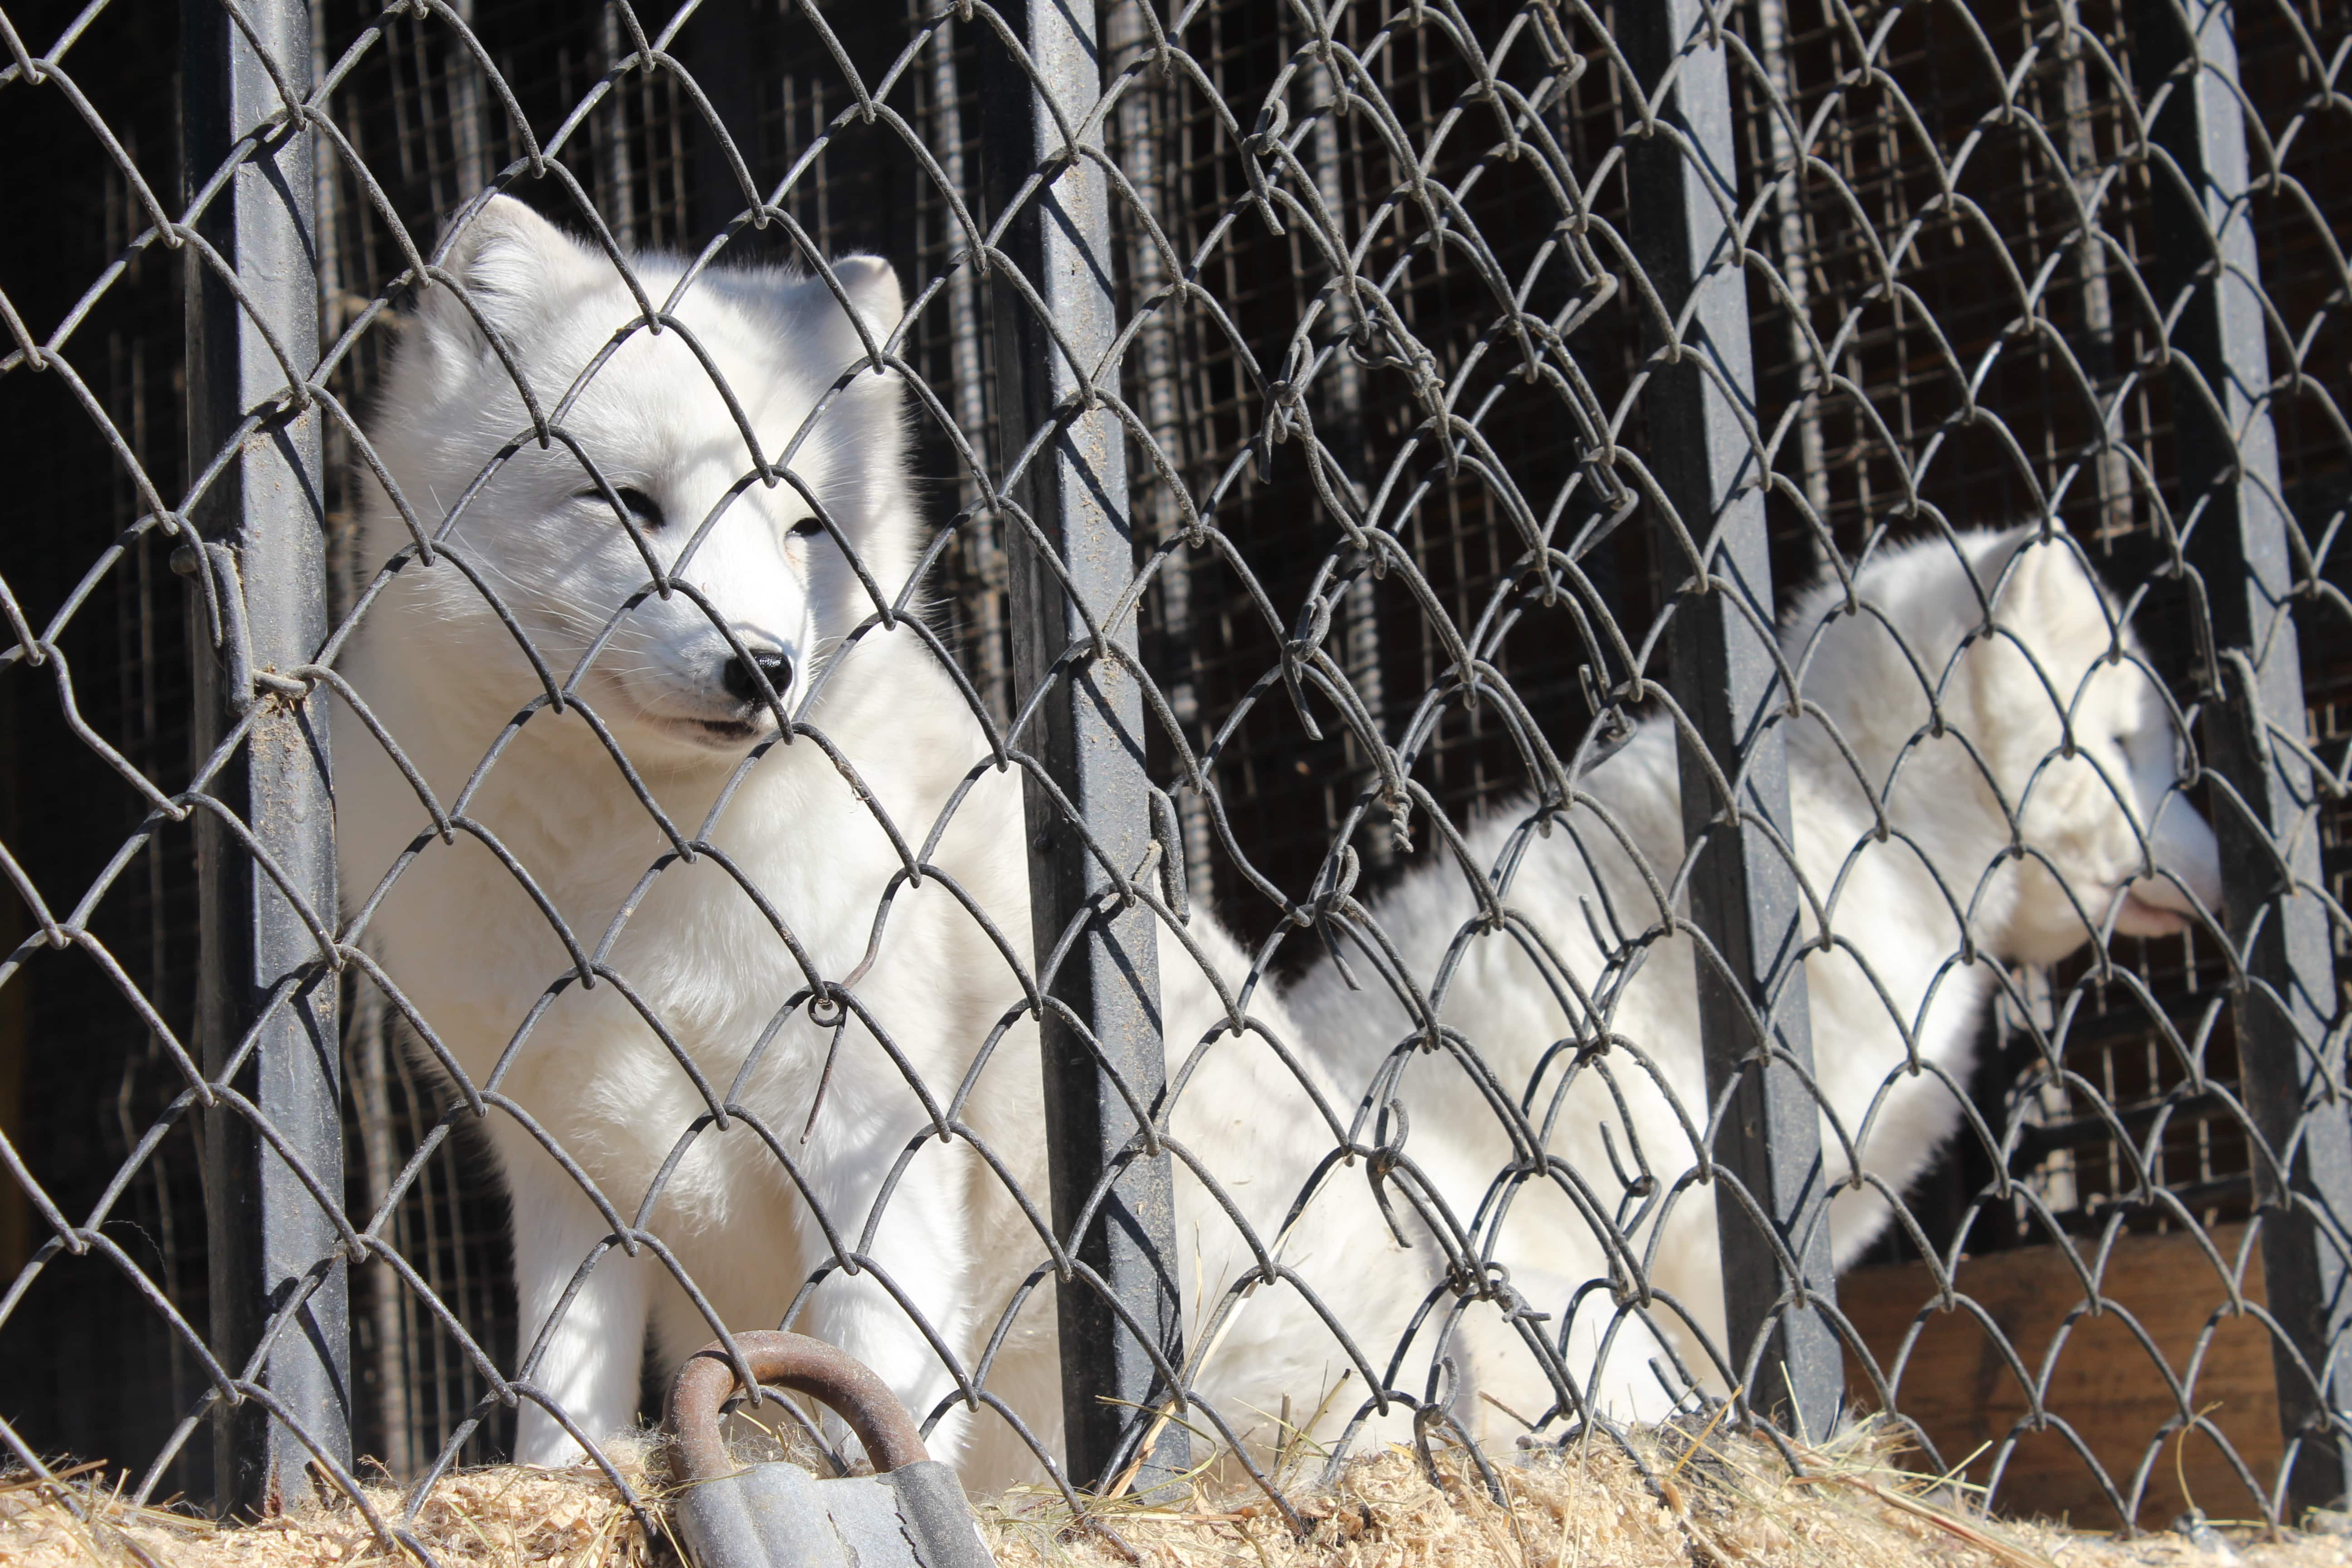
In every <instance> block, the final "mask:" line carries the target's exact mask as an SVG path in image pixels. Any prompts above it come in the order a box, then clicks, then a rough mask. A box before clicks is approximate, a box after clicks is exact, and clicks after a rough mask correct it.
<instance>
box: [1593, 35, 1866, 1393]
mask: <svg viewBox="0 0 2352 1568" xmlns="http://www.w3.org/2000/svg"><path fill="white" fill-rule="evenodd" d="M1626 21H1627V23H1628V24H1629V26H1628V27H1627V30H1626V34H1625V36H1624V39H1623V41H1624V43H1625V47H1626V50H1627V54H1628V56H1629V58H1631V60H1632V61H1633V68H1634V69H1635V70H1636V71H1637V72H1639V73H1640V75H1641V78H1642V79H1643V83H1644V84H1645V86H1646V88H1647V90H1648V91H1650V92H1651V93H1652V94H1655V93H1656V92H1657V90H1658V84H1659V83H1661V82H1663V81H1664V80H1665V79H1666V76H1667V73H1668V72H1669V71H1674V72H1675V73H1676V74H1675V79H1674V83H1673V85H1672V87H1670V88H1669V89H1667V90H1666V93H1665V97H1664V101H1662V102H1660V103H1658V104H1657V105H1656V106H1655V107H1656V111H1657V120H1658V127H1657V130H1656V132H1654V134H1652V135H1650V136H1648V137H1646V138H1638V139H1635V140H1633V141H1632V142H1630V143H1629V145H1628V158H1629V174H1631V184H1632V189H1633V212H1632V214H1631V215H1630V216H1631V220H1632V225H1633V244H1634V248H1635V250H1636V253H1637V255H1638V257H1639V258H1640V260H1641V263H1642V267H1643V270H1644V271H1645V272H1646V273H1647V274H1648V276H1649V279H1650V281H1651V283H1652V285H1653V286H1654V287H1655V289H1657V291H1658V295H1659V297H1660V300H1661V301H1662V302H1663V304H1664V308H1665V310H1667V311H1668V312H1669V313H1670V314H1671V315H1673V316H1675V317H1676V318H1677V319H1679V318H1680V317H1681V316H1682V315H1683V313H1684V312H1685V311H1687V312H1688V321H1687V323H1686V324H1685V326H1684V327H1683V329H1682V353H1681V355H1680V356H1679V358H1678V359H1677V360H1676V361H1675V363H1668V364H1664V365H1655V366H1654V368H1653V369H1652V371H1651V373H1650V384H1649V386H1648V388H1647V390H1646V392H1645V394H1644V400H1645V403H1646V405H1647V409H1648V416H1649V425H1650V435H1651V442H1650V450H1649V453H1648V456H1647V460H1648V462H1649V464H1650V467H1651V469H1652V471H1653V472H1654V474H1655V475H1656V477H1657V480H1658V483H1659V485H1660V487H1661V488H1662V489H1663V490H1664V493H1665V497H1666V499H1667V500H1668V501H1669V502H1670V503H1671V508H1672V511H1673V515H1672V516H1671V517H1668V516H1661V517H1660V518H1659V519H1658V520H1657V521H1658V535H1657V537H1658V549H1659V552H1660V554H1661V557H1662V559H1663V560H1664V561H1665V562H1666V563H1668V564H1667V571H1668V574H1669V575H1671V574H1673V573H1674V572H1675V570H1677V569H1678V568H1679V567H1680V566H1681V564H1682V563H1685V562H1687V561H1688V560H1689V559H1690V556H1691V552H1692V551H1693V550H1694V549H1696V551H1697V552H1698V557H1699V559H1701V560H1703V561H1704V562H1705V563H1706V573H1705V576H1704V578H1703V579H1701V578H1698V577H1696V576H1694V577H1693V578H1692V579H1691V580H1690V581H1688V582H1686V583H1685V584H1683V585H1682V586H1681V587H1680V588H1679V589H1678V590H1677V591H1676V595H1675V599H1676V602H1675V604H1674V605H1673V606H1672V609H1671V614H1672V615H1673V616H1674V620H1673V624H1672V626H1671V627H1670V629H1669V633H1668V637H1669V648H1670V656H1669V657H1670V664H1669V674H1668V686H1669V689H1671V690H1672V692H1673V694H1674V699H1675V702H1676V703H1677V704H1679V705H1680V706H1681V708H1682V710H1683V711H1684V713H1685V714H1686V715H1687V716H1688V717H1689V719H1690V721H1691V722H1692V724H1693V725H1694V726H1696V729H1697V731H1698V732H1699V734H1700V736H1701V737H1702V738H1703V740H1704V742H1705V744H1706V750H1707V752H1708V753H1709V755H1711V756H1712V757H1713V759H1714V763H1715V766H1716V767H1717V768H1719V769H1721V770H1722V773H1723V775H1724V776H1725V777H1726V778H1728V779H1730V780H1731V781H1732V783H1733V785H1734V789H1735V792H1736V794H1737V799H1736V800H1733V801H1725V800H1722V799H1721V798H1719V797H1718V795H1717V790H1716V787H1715V785H1714V784H1713V782H1712V780H1711V779H1710V776H1709V770H1708V768H1707V766H1706V761H1705V759H1703V758H1701V757H1698V756H1696V755H1693V754H1692V753H1691V752H1690V751H1689V749H1688V746H1687V744H1685V748H1684V751H1683V756H1682V767H1681V773H1682V802H1683V830H1684V833H1685V838H1686V840H1687V842H1689V843H1690V844H1692V845H1694V846H1697V849H1696V854H1697V859H1696V863H1695V865H1694V867H1693V870H1692V876H1691V879H1690V906H1691V919H1692V921H1693V922H1694V923H1695V924H1696V926H1697V928H1698V930H1699V931H1700V932H1701V933H1702V934H1703V935H1704V936H1705V938H1706V940H1707V941H1708V942H1712V943H1713V944H1714V946H1715V948H1716V949H1717V952H1719V953H1720V954H1721V955H1722V958H1723V961H1724V966H1725V968H1726V969H1727V970H1728V975H1727V974H1726V973H1724V971H1723V970H1719V969H1717V967H1716V966H1714V965H1713V964H1711V963H1709V962H1708V961H1707V960H1706V958H1705V957H1704V956H1702V957H1701V959H1700V961H1699V966H1698V967H1699V976H1700V979H1699V1006H1700V1033H1701V1037H1702V1044H1703V1046H1704V1048H1705V1051H1706V1078H1707V1092H1708V1097H1709V1099H1710V1100H1711V1101H1712V1102H1713V1103H1715V1104H1717V1105H1720V1106H1722V1107H1723V1111H1722V1117H1721V1120H1720V1121H1719V1122H1718V1123H1717V1127H1716V1131H1715V1157H1716V1160H1717V1164H1718V1168H1719V1171H1720V1173H1721V1175H1722V1176H1723V1177H1728V1178H1729V1180H1730V1183H1736V1184H1738V1186H1739V1187H1741V1188H1744V1189H1745V1190H1746V1192H1747V1194H1748V1197H1749V1198H1750V1199H1751V1200H1752V1201H1753V1203H1754V1205H1756V1207H1757V1208H1759V1209H1760V1210H1762V1212H1763V1214H1764V1215H1765V1216H1766V1217H1767V1218H1768V1219H1769V1222H1770V1224H1769V1229H1768V1228H1767V1227H1766V1226H1762V1225H1759V1224H1758V1223H1757V1218H1756V1215H1754V1214H1753V1213H1752V1212H1750V1210H1749V1208H1748V1205H1746V1204H1743V1203H1742V1202H1740V1201H1739V1199H1738V1197H1737V1196H1736V1195H1735V1194H1734V1193H1732V1192H1730V1191H1727V1190H1726V1189H1727V1183H1725V1182H1723V1181H1722V1180H1720V1179H1719V1180H1718V1183H1717V1188H1716V1224H1717V1233H1718V1235H1719V1237H1720V1241H1721V1246H1722V1255H1723V1293H1724V1308H1725V1317H1726V1322H1727V1327H1728V1330H1729V1344H1728V1349H1729V1352H1730V1353H1731V1354H1732V1355H1733V1356H1734V1357H1735V1358H1737V1359H1736V1361H1735V1369H1736V1370H1737V1371H1738V1373H1739V1374H1740V1376H1741V1378H1742V1380H1743V1384H1744V1386H1745V1387H1746V1389H1747V1391H1748V1393H1747V1398H1748V1403H1749V1404H1750V1405H1752V1406H1753V1407H1755V1408H1756V1409H1757V1410H1759V1411H1761V1412H1766V1413H1775V1412H1777V1413H1780V1415H1782V1416H1783V1417H1784V1418H1792V1419H1793V1423H1794V1425H1795V1426H1796V1427H1797V1429H1798V1430H1800V1431H1801V1432H1804V1433H1808V1434H1811V1435H1814V1436H1821V1435H1825V1434H1826V1433H1827V1432H1828V1431H1829V1429H1830V1426H1831V1425H1832V1422H1833V1421H1834V1420H1835V1418H1836V1415H1837V1410H1838V1405H1839V1402H1840V1399H1841V1397H1842V1395H1843V1390H1844V1376H1845V1373H1844V1363H1843V1358H1842V1355H1841V1352H1840V1349H1839V1345H1838V1341H1837V1336H1836V1332H1835V1331H1834V1330H1833V1329H1832V1326H1831V1324H1830V1322H1829V1321H1828V1318H1827V1317H1826V1316H1825V1315H1824V1314H1823V1313H1822V1310H1820V1306H1819V1304H1820V1303H1833V1302H1834V1300H1835V1296H1834V1291H1835V1286H1834V1284H1833V1283H1832V1267H1831V1258H1830V1235H1829V1226H1828V1223H1827V1213H1826V1204H1827V1194H1826V1191H1825V1187H1824V1182H1823V1172H1822V1142H1821V1111H1820V1102H1819V1100H1817V1099H1816V1098H1815V1096H1814V1094H1813V1091H1812V1089H1811V1087H1810V1080H1811V1075H1812V1033H1811V1016H1810V1011H1809V1008H1808V1005H1807V999H1806V990H1805V973H1804V968H1803V964H1802V961H1801V952H1800V943H1801V941H1802V938H1803V933H1802V931H1801V929H1800V926H1799V916H1800V914H1801V910H1802V904H1801V899H1800V897H1799V893H1798V887H1797V874H1796V868H1794V866H1792V865H1791V864H1790V860H1789V858H1788V855H1787V853H1786V852H1785V851H1784V850H1783V849H1782V848H1781V847H1780V845H1786V844H1792V843H1794V842H1795V839H1794V837H1793V834H1792V833H1791V830H1790V814H1789V773H1788V760H1787V754H1786V749H1785V746H1784V744H1783V736H1782V733H1781V731H1780V729H1779V728H1778V727H1777V725H1776V724H1775V722H1774V721H1776V720H1778V719H1780V718H1781V717H1783V716H1785V715H1786V714H1787V712H1788V711H1789V702H1790V693H1789V692H1787V691H1786V690H1784V689H1782V688H1781V684H1780V677H1779V671H1778V668H1776V665H1775V662H1774V657H1773V650H1772V648H1771V647H1770V641H1769V639H1770V638H1771V637H1772V636H1773V626H1774V605H1773V599H1772V569H1771V553H1770V550H1769V542H1768V540H1767V537H1766V533H1765V520H1764V492H1763V490H1762V489H1761V488H1760V486H1761V482H1762V480H1763V479H1764V477H1765V476H1764V472H1763V458H1762V455H1761V453H1760V452H1759V449H1758V447H1757V444H1756V441H1755V440H1754V439H1753V438H1752V437H1750V436H1749V434H1748V427H1751V426H1753V423H1754V418H1755V384H1756V383H1755V371H1754V365H1753V363H1752V357H1751V350H1750V344H1749V341H1748V300H1747V292H1746V289H1747V279H1746V276H1745V274H1744V273H1743V271H1742V270H1741V268H1740V263H1739V246H1738V237H1737V236H1736V235H1735V234H1734V233H1733V232H1732V228H1731V225H1730V222H1729V219H1730V217H1731V216H1732V214H1733V211H1734V204H1735V203H1736V202H1737V200H1738V163H1737V161H1736V160H1737V157H1738V153H1737V149H1736V146H1735V143H1734V141H1733V137H1732V123H1731V91H1730V82H1729V78H1728V76H1727V71H1726V65H1725V51H1724V48H1723V46H1722V44H1721V43H1720V42H1719V41H1717V40H1716V39H1715V37H1714V36H1713V28H1714V27H1715V26H1716V25H1717V24H1716V23H1715V22H1711V21H1710V19H1709V16H1708V12H1707V5H1706V0H1643V4H1640V5H1634V6H1632V7H1631V8H1630V10H1629V13H1628V14H1627V17H1626ZM1694 300H1696V307H1695V308H1693V301H1694ZM1702 361H1703V362H1705V363H1704V367H1703V365H1702V363H1701V362H1702ZM1710 369H1711V371H1712V374H1709V370H1710ZM1685 533H1686V534H1687V540H1685ZM1776 839H1777V840H1778V842H1777V843H1776V842H1775V840H1776ZM1751 1016H1760V1017H1763V1018H1765V1019H1766V1020H1768V1022H1769V1038H1765V1039H1759V1038H1758V1037H1756V1031H1755V1029H1754V1027H1753V1026H1752V1025H1751V1023H1750V1021H1749V1020H1750V1017H1751ZM1784 1254H1785V1255H1786V1256H1788V1257H1790V1258H1793V1259H1794V1261H1795V1262H1796V1264H1797V1267H1798V1269H1799V1273H1800V1275H1801V1278H1799V1279H1788V1278H1787V1277H1786V1270H1785V1269H1784V1268H1783V1267H1782V1264H1781V1261H1780V1259H1781V1258H1782V1257H1783V1256H1784Z"/></svg>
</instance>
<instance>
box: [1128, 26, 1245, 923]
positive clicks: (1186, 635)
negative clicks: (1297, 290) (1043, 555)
mask: <svg viewBox="0 0 2352 1568" xmlns="http://www.w3.org/2000/svg"><path fill="white" fill-rule="evenodd" d="M1150 3H1151V0H1116V3H1115V4H1113V5H1110V6H1109V8H1108V19H1107V22H1106V26H1107V27H1108V47H1109V50H1110V61H1111V68H1113V69H1114V70H1118V69H1124V68H1126V67H1127V66H1128V65H1129V64H1130V63H1131V62H1132V61H1133V60H1134V59H1135V58H1137V57H1139V56H1140V55H1141V54H1142V53H1143V52H1144V50H1145V49H1146V48H1148V47H1150V39H1151V34H1150V28H1149V27H1148V26H1146V25H1145V23H1146V18H1145V15H1144V7H1145V6H1146V5H1149V4H1150ZM1168 99H1169V94H1168V92H1167V90H1166V89H1165V87H1164V86H1163V85H1162V84H1161V82H1160V79H1158V78H1156V77H1146V78H1144V79H1140V80H1138V81H1135V82H1133V83H1130V84H1129V87H1128V89H1127V93H1126V96H1124V97H1122V98H1121V99H1120V100H1118V110H1117V111H1116V113H1115V114H1114V116H1113V118H1112V123H1111V129H1112V132H1113V133H1114V134H1115V135H1116V136H1117V137H1118V141H1117V142H1116V143H1115V144H1114V145H1113V147H1112V149H1111V153H1112V156H1113V157H1115V158H1116V159H1117V160H1118V167H1119V171H1120V172H1121V173H1122V174H1126V176H1127V181H1128V184H1129V185H1130V186H1132V187H1133V188H1134V191H1135V198H1136V201H1137V203H1138V205H1140V206H1141V207H1142V208H1143V211H1144V213H1148V214H1149V215H1150V216H1151V218H1152V219H1153V220H1154V221H1155V222H1156V223H1158V224H1159V226H1160V232H1161V233H1162V234H1166V235H1169V236H1170V237H1171V242H1173V243H1179V244H1181V241H1178V240H1174V236H1175V235H1176V234H1178V233H1181V230H1178V229H1174V228H1171V226H1170V216H1171V209H1170V205H1169V199H1168V197H1169V191H1168V185H1169V180H1168V169H1167V163H1166V158H1165V148H1164V146H1163V144H1162V142H1161V137H1162V134H1163V132H1162V130H1161V121H1160V116H1161V114H1162V113H1163V112H1164V110H1165V106H1166V104H1167V102H1168ZM1120 229H1121V235H1120V237H1121V238H1122V239H1124V241H1125V242H1126V247H1127V277H1128V298H1129V301H1130V309H1138V310H1139V309H1141V308H1142V305H1143V302H1144V301H1145V300H1150V299H1151V298H1152V297H1153V296H1154V295H1156V294H1158V293H1160V291H1161V290H1162V289H1166V288H1167V287H1168V284H1169V281H1170V273H1169V267H1168V258H1167V257H1166V256H1164V255H1162V254H1161V252H1160V247H1159V245H1158V244H1157V243H1155V242H1154V241H1153V239H1152V237H1151V233H1150V229H1149V228H1147V227H1146V226H1145V225H1144V224H1143V222H1142V215H1141V214H1139V215H1136V216H1133V217H1131V218H1130V219H1129V221H1128V222H1126V223H1125V224H1124V225H1122V226H1120ZM1175 310H1176V301H1175V300H1173V299H1172V298H1171V299H1168V300H1160V302H1159V304H1158V305H1157V306H1156V307H1154V309H1153V310H1152V313H1151V315H1150V317H1149V318H1147V319H1146V320H1145V321H1144V323H1143V326H1142V328H1141V330H1140V331H1138V332H1137V333H1136V335H1135V350H1134V353H1135V359H1134V360H1133V361H1132V362H1131V363H1134V364H1135V365H1136V368H1137V371H1138V374H1136V376H1135V378H1134V380H1135V387H1136V404H1137V412H1138V413H1139V414H1140V415H1142V416H1143V423H1144V425H1145V426H1146V427H1147V428H1148V429H1150V432H1151V439H1152V440H1153V442H1154V443H1155V444H1157V445H1158V447H1160V453H1161V455H1162V456H1163V457H1165V458H1167V459H1168V462H1169V463H1170V465H1171V467H1173V468H1175V469H1176V471H1177V472H1178V473H1180V474H1181V473H1183V472H1184V471H1185V468H1184V463H1185V455H1186V454H1185V445H1184V414H1183V400H1182V397H1181V387H1180V384H1179V382H1178V375H1179V370H1178V355H1177V347H1176V319H1175ZM1147 468H1148V465H1147ZM1139 481H1140V488H1139V491H1138V494H1137V497H1136V511H1137V513H1138V516H1137V519H1136V526H1137V529H1138V531H1139V532H1140V534H1141V536H1142V537H1143V538H1144V539H1146V540H1149V541H1150V542H1152V543H1153V544H1155V545H1157V544H1159V543H1160V542H1164V541H1165V540H1167V539H1169V538H1171V536H1173V535H1174V534H1175V532H1176V531H1177V530H1178V528H1179V527H1180V526H1181V523H1182V509H1181V507H1179V506H1178V505H1177V504H1176V495H1175V493H1174V491H1173V489H1171V487H1170V486H1168V485H1167V484H1165V483H1163V482H1161V480H1160V476H1159V475H1158V474H1156V473H1150V472H1146V473H1145V474H1143V475H1141V476H1139ZM1156 586H1157V593H1158V598H1157V601H1156V608H1157V610H1158V612H1159V632H1160V643H1161V646H1162V647H1165V648H1166V649H1167V650H1168V668H1167V669H1166V670H1165V671H1164V672H1163V673H1162V676H1161V679H1163V680H1165V681H1166V682H1167V695H1168V707H1169V710H1170V711H1171V712H1172V713H1174V714H1175V715H1176V721H1177V722H1178V723H1179V724H1181V725H1182V726H1183V728H1184V731H1185V733H1186V735H1187V736H1188V737H1189V738H1190V739H1191V741H1192V744H1193V745H1195V746H1198V745H1200V744H1201V743H1202V739H1203V736H1202V730H1201V683H1200V681H1199V679H1197V675H1198V672H1199V668H1200V662H1199V658H1198V656H1197V654H1196V653H1195V652H1194V651H1193V649H1194V644H1195V639H1196V638H1197V637H1198V636H1199V631H1198V627H1197V625H1196V623H1195V620H1194V618H1193V615H1192V556H1191V554H1190V552H1181V551H1180V552H1177V553H1176V554H1174V555H1171V556H1170V557H1169V559H1168V563H1167V564H1166V565H1165V566H1163V567H1161V568H1160V576H1159V579H1158V583H1157V585H1156ZM1176 815H1177V822H1178V829H1179V832H1180V833H1181V836H1182V837H1183V845H1182V853H1183V856H1184V868H1185V870H1184V874H1185V880H1186V883H1187V885H1188V887H1189V888H1190V889H1191V896H1192V898H1194V899H1198V900H1203V901H1205V900H1210V899H1213V897H1215V894H1216V874H1217V873H1216V865H1215V862H1214V861H1213V859H1212V858H1211V856H1210V851H1211V849H1212V848H1213V847H1214V845H1215V843H1216V829H1215V826H1214V825H1213V823H1212V822H1211V820H1210V817H1209V803H1208V802H1207V801H1205V800H1202V798H1201V797H1200V795H1197V794H1195V793H1194V792H1192V790H1189V789H1187V790H1180V791H1179V792H1178V793H1177V795H1176Z"/></svg>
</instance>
